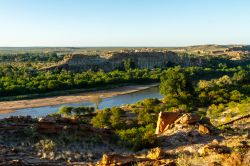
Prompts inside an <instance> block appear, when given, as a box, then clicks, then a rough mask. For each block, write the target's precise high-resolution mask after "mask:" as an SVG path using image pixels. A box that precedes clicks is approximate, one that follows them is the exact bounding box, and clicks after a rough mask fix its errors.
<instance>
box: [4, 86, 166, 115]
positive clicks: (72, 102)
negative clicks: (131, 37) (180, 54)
mask: <svg viewBox="0 0 250 166" xmlns="http://www.w3.org/2000/svg"><path fill="white" fill-rule="evenodd" d="M145 98H162V95H160V93H159V88H158V86H157V84H151V85H143V86H142V85H138V86H126V87H121V88H115V89H112V90H105V91H97V92H90V93H81V94H75V95H70V96H59V97H54V98H44V99H32V100H22V101H10V102H1V103H0V119H2V118H6V117H9V116H26V115H30V116H32V117H42V116H46V115H48V114H52V113H56V112H57V111H58V109H59V108H60V107H62V106H89V107H90V106H91V107H96V105H97V106H98V109H104V108H110V107H114V106H122V105H126V104H132V103H135V102H138V101H140V100H143V99H145Z"/></svg>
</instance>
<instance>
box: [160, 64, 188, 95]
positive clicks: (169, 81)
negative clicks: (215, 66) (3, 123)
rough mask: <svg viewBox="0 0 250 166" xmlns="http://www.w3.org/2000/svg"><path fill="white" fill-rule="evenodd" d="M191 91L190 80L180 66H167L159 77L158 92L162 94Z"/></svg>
mask: <svg viewBox="0 0 250 166" xmlns="http://www.w3.org/2000/svg"><path fill="white" fill-rule="evenodd" d="M192 91H193V87H192V84H191V82H190V81H189V80H188V78H187V76H186V74H185V72H184V70H183V69H182V68H181V67H180V66H177V67H174V68H169V69H168V70H167V71H166V73H165V74H164V76H163V77H162V78H161V84H160V93H161V94H163V95H165V96H166V95H169V94H171V95H173V96H180V95H181V94H182V93H189V92H192Z"/></svg>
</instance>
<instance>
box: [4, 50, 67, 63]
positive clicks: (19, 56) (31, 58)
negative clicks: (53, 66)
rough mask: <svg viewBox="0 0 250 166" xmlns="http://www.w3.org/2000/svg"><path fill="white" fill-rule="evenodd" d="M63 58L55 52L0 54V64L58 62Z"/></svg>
mask: <svg viewBox="0 0 250 166" xmlns="http://www.w3.org/2000/svg"><path fill="white" fill-rule="evenodd" d="M63 58H64V55H59V54H57V53H55V52H50V53H44V52H41V53H16V54H3V55H1V54H0V62H58V61H61V60H63Z"/></svg>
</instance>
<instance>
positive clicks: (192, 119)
mask: <svg viewBox="0 0 250 166" xmlns="http://www.w3.org/2000/svg"><path fill="white" fill-rule="evenodd" d="M199 120H200V116H199V115H197V114H192V113H185V114H183V115H182V116H181V117H180V118H179V119H177V120H176V121H175V123H180V124H194V123H197V122H198V121H199Z"/></svg>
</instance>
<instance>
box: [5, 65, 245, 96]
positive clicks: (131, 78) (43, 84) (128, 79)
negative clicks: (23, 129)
mask: <svg viewBox="0 0 250 166" xmlns="http://www.w3.org/2000/svg"><path fill="white" fill-rule="evenodd" d="M127 67H129V66H127ZM244 68H245V70H248V69H249V66H245V67H244ZM182 70H185V71H186V72H187V73H188V77H189V78H190V79H191V78H192V79H193V80H199V79H200V78H202V77H203V78H204V79H208V78H213V77H218V76H221V75H224V74H228V75H232V74H233V73H234V72H237V71H240V70H244V69H243V68H242V67H231V68H229V67H227V66H226V65H223V64H218V68H216V69H214V68H203V67H186V68H184V69H182ZM166 72H167V69H154V70H149V69H126V70H123V71H121V70H114V71H111V72H108V73H106V72H103V71H96V72H95V71H86V72H78V73H75V72H71V71H66V70H54V71H39V70H33V69H32V68H29V67H16V66H12V65H3V66H0V96H1V97H6V96H17V95H24V94H35V93H39V94H43V93H47V92H53V91H60V90H70V89H80V88H81V89H82V88H83V89H87V88H93V87H103V86H104V85H111V84H113V85H114V84H116V85H117V84H124V83H136V84H138V83H150V82H159V81H160V78H161V76H162V75H164V73H166Z"/></svg>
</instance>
